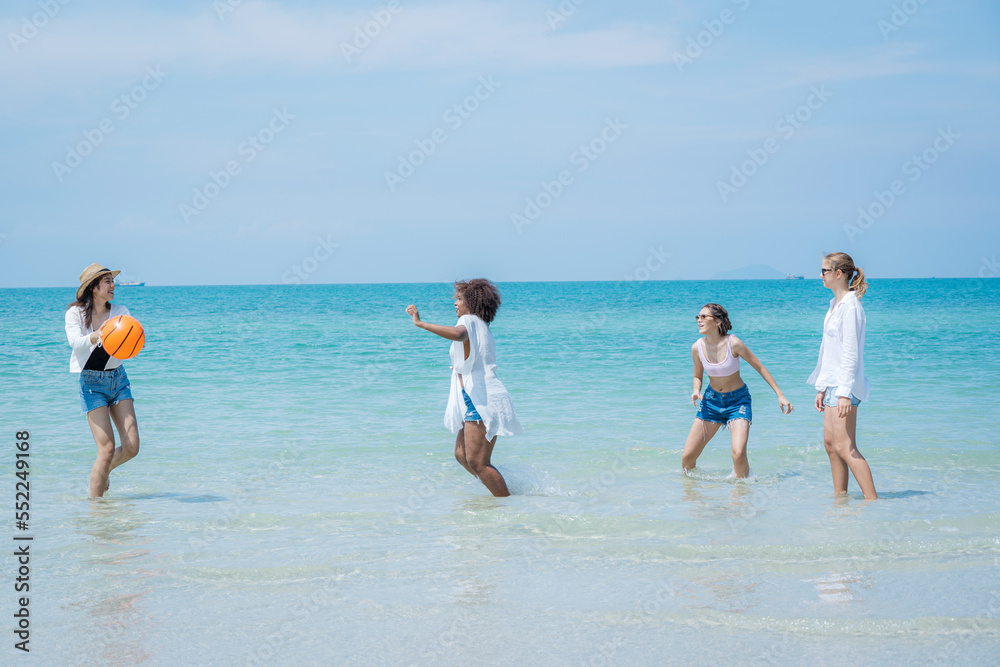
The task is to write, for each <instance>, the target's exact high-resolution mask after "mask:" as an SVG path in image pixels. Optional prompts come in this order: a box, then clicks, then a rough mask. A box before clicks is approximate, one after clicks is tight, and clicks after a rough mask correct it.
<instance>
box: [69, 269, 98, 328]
mask: <svg viewBox="0 0 1000 667" xmlns="http://www.w3.org/2000/svg"><path fill="white" fill-rule="evenodd" d="M106 275H108V274H106V273H102V274H101V275H99V276H97V277H96V278H94V279H93V280H91V281H90V284H88V285H87V286H86V287H85V288H84V289H83V296H81V297H80V298H79V299H77V300H76V301H74V302H73V303H71V304H69V305H68V306H66V310H69V309H70V308H72V307H73V306H79V307H80V309H81V310H83V323H84V324H86V325H87V328H88V329H89V328H90V323H91V322H93V321H94V288H95V287H97V283H99V282H101V278H103V277H104V276H106Z"/></svg>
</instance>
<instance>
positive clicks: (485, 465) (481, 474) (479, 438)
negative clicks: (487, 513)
mask: <svg viewBox="0 0 1000 667" xmlns="http://www.w3.org/2000/svg"><path fill="white" fill-rule="evenodd" d="M462 430H463V431H465V456H466V462H467V463H468V464H469V465H468V468H469V470H470V471H471V472H472V474H473V475H475V476H476V477H478V478H479V481H480V482H482V483H483V485H484V486H485V487H486V488H487V489H489V490H490V493H492V494H493V495H494V496H498V497H503V496H509V495H510V491H508V490H507V482H505V481H504V479H503V475H501V474H500V471H499V470H497V469H496V468H494V467H493V464H492V463H490V457H491V456H493V447H494V446H496V444H497V438H496V436H493V439H492V440H487V439H486V425H485V424H484V423H483V422H481V421H479V422H465V427H464V428H463V429H462Z"/></svg>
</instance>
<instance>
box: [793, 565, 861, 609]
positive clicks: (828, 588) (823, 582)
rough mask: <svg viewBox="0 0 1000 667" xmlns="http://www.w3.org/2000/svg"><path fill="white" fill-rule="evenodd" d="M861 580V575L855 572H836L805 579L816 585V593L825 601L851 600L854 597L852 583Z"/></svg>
mask: <svg viewBox="0 0 1000 667" xmlns="http://www.w3.org/2000/svg"><path fill="white" fill-rule="evenodd" d="M861 580H862V579H861V575H859V574H855V573H853V572H844V573H836V572H835V573H833V574H830V575H829V576H826V577H819V578H817V579H805V580H804V581H806V582H808V583H811V584H814V585H815V587H816V594H817V595H819V599H820V600H822V601H823V602H850V601H852V600H853V599H854V594H853V593H852V592H851V586H850V584H856V583H858V582H860V581H861Z"/></svg>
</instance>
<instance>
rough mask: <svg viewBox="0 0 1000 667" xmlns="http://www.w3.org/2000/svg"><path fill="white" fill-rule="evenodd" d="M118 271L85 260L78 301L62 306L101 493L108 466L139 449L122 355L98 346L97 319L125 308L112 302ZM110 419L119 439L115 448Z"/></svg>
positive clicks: (94, 487) (93, 483)
mask: <svg viewBox="0 0 1000 667" xmlns="http://www.w3.org/2000/svg"><path fill="white" fill-rule="evenodd" d="M118 273H119V271H111V270H110V269H106V268H104V267H103V266H101V265H100V264H91V265H90V266H88V267H87V268H86V269H84V270H83V273H81V274H80V287H79V288H77V290H76V301H74V302H73V303H71V304H69V306H68V308H67V310H66V338H67V340H68V341H69V345H70V347H72V348H73V353H72V355H71V356H70V359H69V372H70V373H79V374H80V404H81V410H82V412H83V413H84V414H86V415H87V422H88V423H89V424H90V432H91V433H92V434H93V436H94V442H95V443H96V444H97V460H96V461H95V462H94V467H93V469H92V470H91V471H90V497H91V498H100V497H101V496H103V495H104V492H105V491H107V490H108V488H109V486H110V483H109V482H108V475H109V474H110V473H111V471H112V470H114V469H115V468H117V467H118V466H120V465H121V464H123V463H125V462H126V461H128V460H129V459H132V458H134V457H135V456H136V454H138V453H139V425H138V424H137V423H136V419H135V410H134V409H133V407H132V392H131V390H130V387H129V382H128V376H127V375H125V369H124V368H123V367H122V362H121V360H119V359H115V358H114V357H112V356H111V355H109V354H108V353H107V351H106V350H105V349H104V348H103V347H102V346H101V325H103V324H104V323H105V322H106V321H108V320H109V319H110V318H112V317H118V316H119V315H128V314H129V312H128V308H126V307H125V306H120V305H118V304H112V303H111V299H113V298H114V297H115V276H116V275H118ZM112 421H113V422H114V425H115V427H116V428H117V429H118V437H119V438H120V439H121V443H122V444H121V446H120V447H118V448H115V433H114V431H113V430H112V428H111V423H112Z"/></svg>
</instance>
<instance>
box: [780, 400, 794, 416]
mask: <svg viewBox="0 0 1000 667" xmlns="http://www.w3.org/2000/svg"><path fill="white" fill-rule="evenodd" d="M778 405H780V406H781V414H783V415H790V414H792V410H794V409H795V408H793V407H792V404H791V403H790V402H789V400H788V399H787V398H785V397H784V396H779V397H778Z"/></svg>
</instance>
